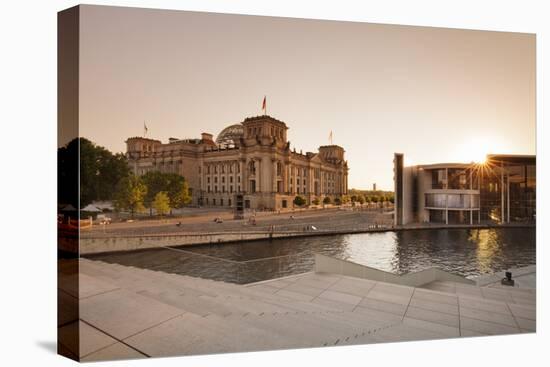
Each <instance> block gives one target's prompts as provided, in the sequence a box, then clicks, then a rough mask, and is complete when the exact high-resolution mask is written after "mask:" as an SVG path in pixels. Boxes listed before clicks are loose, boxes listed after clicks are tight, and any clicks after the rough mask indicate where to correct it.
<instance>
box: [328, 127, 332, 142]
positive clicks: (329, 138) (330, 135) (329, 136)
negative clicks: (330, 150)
mask: <svg viewBox="0 0 550 367" xmlns="http://www.w3.org/2000/svg"><path fill="white" fill-rule="evenodd" d="M328 141H330V145H332V130H330V134H329V135H328Z"/></svg>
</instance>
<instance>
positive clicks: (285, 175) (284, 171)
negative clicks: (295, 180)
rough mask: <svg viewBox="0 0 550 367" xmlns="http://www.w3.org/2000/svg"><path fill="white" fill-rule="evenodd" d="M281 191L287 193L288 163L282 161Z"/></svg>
mask: <svg viewBox="0 0 550 367" xmlns="http://www.w3.org/2000/svg"><path fill="white" fill-rule="evenodd" d="M283 192H284V193H285V194H286V193H288V164H287V163H286V162H285V163H283Z"/></svg>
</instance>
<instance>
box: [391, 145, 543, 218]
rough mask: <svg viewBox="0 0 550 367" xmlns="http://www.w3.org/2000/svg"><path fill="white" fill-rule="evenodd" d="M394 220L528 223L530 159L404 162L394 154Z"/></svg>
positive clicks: (532, 188)
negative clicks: (421, 163)
mask: <svg viewBox="0 0 550 367" xmlns="http://www.w3.org/2000/svg"><path fill="white" fill-rule="evenodd" d="M394 186H395V209H394V210H395V212H394V224H395V225H398V226H399V225H405V224H410V223H444V224H475V223H481V222H497V223H510V222H532V221H534V220H535V215H536V157H535V156H533V155H500V154H492V155H488V156H487V160H486V162H485V163H480V164H477V163H471V164H465V163H439V164H429V165H417V166H410V167H405V166H404V157H403V154H399V153H396V154H395V156H394Z"/></svg>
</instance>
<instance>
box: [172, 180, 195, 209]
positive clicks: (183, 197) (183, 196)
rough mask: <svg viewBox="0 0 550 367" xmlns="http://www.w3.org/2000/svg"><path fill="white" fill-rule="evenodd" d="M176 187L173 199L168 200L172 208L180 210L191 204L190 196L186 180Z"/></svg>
mask: <svg viewBox="0 0 550 367" xmlns="http://www.w3.org/2000/svg"><path fill="white" fill-rule="evenodd" d="M178 186H179V187H178V189H177V190H174V194H173V197H171V198H170V204H171V206H172V208H182V207H183V206H184V205H187V204H190V203H191V194H190V192H189V184H188V183H187V180H185V179H184V180H183V182H182V183H181V184H180V185H178Z"/></svg>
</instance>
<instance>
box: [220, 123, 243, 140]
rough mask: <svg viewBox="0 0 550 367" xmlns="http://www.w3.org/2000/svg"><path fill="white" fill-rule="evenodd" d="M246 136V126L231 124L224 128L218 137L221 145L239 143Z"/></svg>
mask: <svg viewBox="0 0 550 367" xmlns="http://www.w3.org/2000/svg"><path fill="white" fill-rule="evenodd" d="M243 136H244V127H243V125H241V124H235V125H230V126H228V127H226V128H225V129H223V130H222V131H221V132H220V133H219V134H218V137H217V138H216V143H217V144H219V145H237V144H239V140H240V139H241V138H242V137H243Z"/></svg>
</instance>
